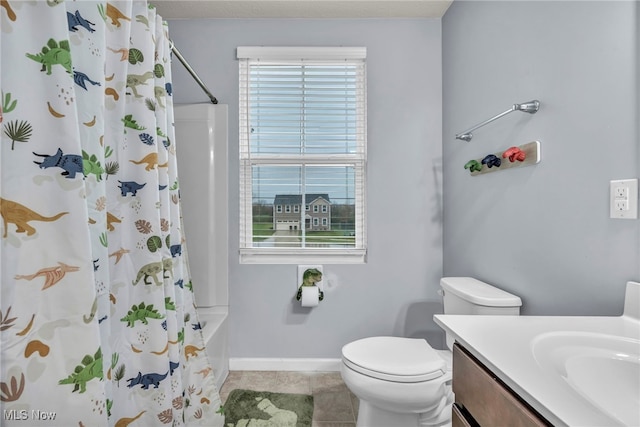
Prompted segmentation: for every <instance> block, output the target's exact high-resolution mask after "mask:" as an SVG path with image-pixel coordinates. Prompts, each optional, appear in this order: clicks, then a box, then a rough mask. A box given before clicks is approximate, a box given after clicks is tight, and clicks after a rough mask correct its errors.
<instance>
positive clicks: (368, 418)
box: [356, 400, 451, 427]
mask: <svg viewBox="0 0 640 427" xmlns="http://www.w3.org/2000/svg"><path fill="white" fill-rule="evenodd" d="M445 410H446V409H445ZM389 426H394V427H427V426H433V427H436V426H438V427H451V419H450V418H449V419H447V420H446V421H445V422H444V423H440V424H430V423H429V424H425V423H424V420H421V416H420V414H400V413H398V412H391V411H387V410H384V409H380V408H378V407H376V406H374V405H372V404H370V403H369V402H367V401H364V400H360V408H359V410H358V421H357V423H356V427H389Z"/></svg>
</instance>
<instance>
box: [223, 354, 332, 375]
mask: <svg viewBox="0 0 640 427" xmlns="http://www.w3.org/2000/svg"><path fill="white" fill-rule="evenodd" d="M341 363H342V361H341V360H340V359H304V358H299V359H296V358H291V359H279V358H251V357H232V358H230V359H229V370H231V371H299V372H339V371H340V364H341Z"/></svg>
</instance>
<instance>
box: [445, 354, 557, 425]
mask: <svg viewBox="0 0 640 427" xmlns="http://www.w3.org/2000/svg"><path fill="white" fill-rule="evenodd" d="M453 392H454V393H455V404H454V405H453V410H452V426H453V427H463V426H466V427H477V426H483V427H495V426H505V427H506V426H508V427H540V426H552V424H551V423H549V422H548V421H547V420H545V419H544V418H543V417H542V416H541V415H540V414H538V413H537V412H536V411H535V410H534V409H533V408H531V407H530V406H529V405H528V404H527V403H526V402H524V401H523V400H522V399H521V398H520V397H518V395H516V394H515V393H514V392H513V390H511V389H510V388H509V387H507V386H506V384H504V383H503V382H502V381H500V380H499V379H498V378H497V377H496V376H495V375H494V374H493V373H492V372H491V371H490V370H488V369H487V368H486V367H485V366H484V365H483V364H482V363H480V361H478V360H477V359H476V358H475V357H473V356H472V355H471V354H470V353H469V352H468V351H467V350H466V349H465V348H464V347H462V346H460V345H459V344H458V343H455V345H454V347H453Z"/></svg>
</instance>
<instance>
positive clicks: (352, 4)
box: [151, 0, 453, 19]
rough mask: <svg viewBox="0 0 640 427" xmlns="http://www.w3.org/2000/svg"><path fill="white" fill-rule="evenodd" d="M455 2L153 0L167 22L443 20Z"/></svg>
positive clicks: (405, 0)
mask: <svg viewBox="0 0 640 427" xmlns="http://www.w3.org/2000/svg"><path fill="white" fill-rule="evenodd" d="M452 1H453V0H275V1H274V0H155V1H153V0H151V3H153V4H154V5H155V6H156V8H157V10H158V13H159V14H160V15H161V16H162V17H163V18H164V19H197V18H441V17H442V16H443V15H444V13H445V12H446V11H447V9H448V8H449V6H450V5H451V2H452Z"/></svg>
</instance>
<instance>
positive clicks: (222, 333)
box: [197, 306, 229, 390]
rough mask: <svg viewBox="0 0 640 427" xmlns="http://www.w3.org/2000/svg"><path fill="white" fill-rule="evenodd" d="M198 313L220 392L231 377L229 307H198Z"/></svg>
mask: <svg viewBox="0 0 640 427" xmlns="http://www.w3.org/2000/svg"><path fill="white" fill-rule="evenodd" d="M197 312H198V320H199V321H200V325H201V327H202V336H203V338H204V343H205V345H206V351H207V355H208V356H209V361H210V362H211V365H212V367H213V373H214V375H215V382H216V387H217V388H218V390H220V389H221V388H222V384H223V383H224V381H225V380H226V379H227V376H228V375H229V344H228V331H229V327H228V320H227V318H228V316H229V307H228V306H215V307H198V308H197Z"/></svg>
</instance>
